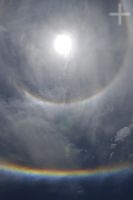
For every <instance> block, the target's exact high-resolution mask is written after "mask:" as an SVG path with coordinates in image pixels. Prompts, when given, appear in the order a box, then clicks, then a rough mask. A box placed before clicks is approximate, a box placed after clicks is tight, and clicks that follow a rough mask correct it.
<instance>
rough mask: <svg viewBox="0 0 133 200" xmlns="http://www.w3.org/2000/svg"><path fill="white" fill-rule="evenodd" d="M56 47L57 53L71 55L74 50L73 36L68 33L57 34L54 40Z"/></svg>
mask: <svg viewBox="0 0 133 200" xmlns="http://www.w3.org/2000/svg"><path fill="white" fill-rule="evenodd" d="M54 49H55V51H56V53H58V54H59V55H61V56H63V57H68V56H70V54H71V52H72V38H71V37H70V36H69V35H67V34H60V35H57V36H56V38H55V40H54Z"/></svg>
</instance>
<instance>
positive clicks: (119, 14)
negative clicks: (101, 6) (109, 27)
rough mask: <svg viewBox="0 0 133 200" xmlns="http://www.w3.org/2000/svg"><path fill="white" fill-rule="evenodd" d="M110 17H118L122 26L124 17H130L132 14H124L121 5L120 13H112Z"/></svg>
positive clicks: (119, 7)
mask: <svg viewBox="0 0 133 200" xmlns="http://www.w3.org/2000/svg"><path fill="white" fill-rule="evenodd" d="M109 15H110V16H118V24H119V25H121V24H122V16H130V13H122V5H121V3H119V6H118V13H110V14H109Z"/></svg>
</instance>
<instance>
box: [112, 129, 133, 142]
mask: <svg viewBox="0 0 133 200" xmlns="http://www.w3.org/2000/svg"><path fill="white" fill-rule="evenodd" d="M130 134H131V130H130V128H129V127H124V128H122V129H120V130H119V131H118V132H117V133H116V136H115V142H120V141H123V140H125V138H127V137H128V136H129V135H130Z"/></svg>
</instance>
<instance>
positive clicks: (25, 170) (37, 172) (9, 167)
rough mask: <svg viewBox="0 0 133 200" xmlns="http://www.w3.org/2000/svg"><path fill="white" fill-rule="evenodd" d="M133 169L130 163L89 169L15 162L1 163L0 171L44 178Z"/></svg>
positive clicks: (112, 172)
mask: <svg viewBox="0 0 133 200" xmlns="http://www.w3.org/2000/svg"><path fill="white" fill-rule="evenodd" d="M129 169H132V167H131V165H129V164H122V165H119V166H108V167H100V168H96V169H87V170H82V169H81V170H55V169H34V168H30V167H25V166H19V165H15V164H6V163H5V164H0V172H7V173H13V174H15V175H22V176H29V177H31V176H33V177H42V178H50V177H52V178H62V177H72V178H74V177H81V178H82V177H90V176H95V175H105V174H115V173H119V172H122V171H125V170H129Z"/></svg>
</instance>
